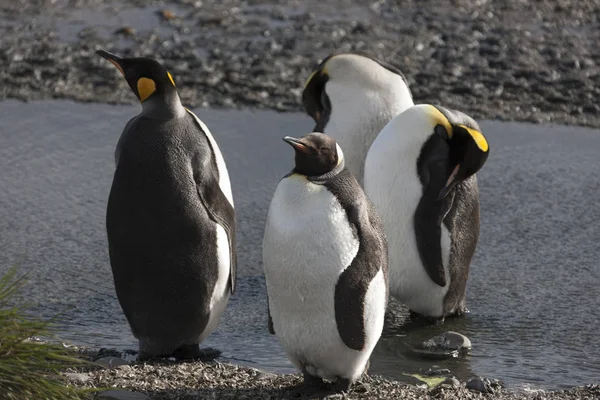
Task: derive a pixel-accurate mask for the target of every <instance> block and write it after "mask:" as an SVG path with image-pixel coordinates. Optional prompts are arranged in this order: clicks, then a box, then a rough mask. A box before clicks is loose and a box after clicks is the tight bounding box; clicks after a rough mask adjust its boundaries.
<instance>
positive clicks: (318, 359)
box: [263, 175, 362, 377]
mask: <svg viewBox="0 0 600 400" xmlns="http://www.w3.org/2000/svg"><path fill="white" fill-rule="evenodd" d="M358 248H359V241H358V237H357V235H356V232H355V231H354V229H353V228H352V227H351V226H350V224H349V222H348V218H347V216H346V213H345V211H344V209H343V208H342V207H341V205H340V204H339V202H338V200H337V198H336V197H335V196H334V195H333V194H332V193H331V192H329V191H328V190H327V188H326V187H324V186H322V185H315V184H313V183H310V182H309V181H308V180H306V179H305V178H303V177H299V176H296V175H292V176H290V177H288V178H285V179H283V180H282V181H281V182H280V183H279V185H278V187H277V189H276V191H275V195H274V197H273V200H272V202H271V205H270V207H269V213H268V216H267V223H266V228H265V237H264V241H263V263H264V269H265V277H266V281H267V290H268V296H269V308H270V313H271V318H272V320H273V326H274V329H275V333H276V335H277V337H278V338H279V340H280V341H281V343H282V345H283V347H284V349H285V350H286V352H287V353H288V355H289V357H290V359H291V360H292V362H293V363H294V364H295V365H296V367H298V368H310V369H311V370H313V371H314V373H315V374H317V375H320V376H322V377H328V376H344V375H347V374H348V369H349V368H350V369H352V367H353V364H354V363H356V362H357V360H358V359H357V358H356V355H357V354H360V353H359V352H356V351H354V350H350V349H349V348H347V347H346V346H345V345H344V343H343V341H342V339H341V337H340V334H339V332H338V330H337V324H336V318H335V306H334V305H335V286H336V283H337V282H338V279H339V276H340V275H341V273H342V272H343V271H344V270H345V269H346V268H347V267H348V266H349V265H350V264H351V263H352V260H353V259H354V257H355V256H356V254H357V253H358ZM360 362H362V361H360Z"/></svg>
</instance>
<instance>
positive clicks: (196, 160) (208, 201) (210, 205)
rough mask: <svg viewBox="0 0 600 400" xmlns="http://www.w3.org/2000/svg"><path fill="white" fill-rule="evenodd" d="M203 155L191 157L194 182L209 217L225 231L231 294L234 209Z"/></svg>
mask: <svg viewBox="0 0 600 400" xmlns="http://www.w3.org/2000/svg"><path fill="white" fill-rule="evenodd" d="M205 157H206V156H205V155H204V154H202V153H200V152H198V153H196V154H195V155H194V156H193V157H192V170H193V172H194V181H195V182H196V190H197V192H198V196H199V197H200V200H201V201H202V205H204V208H205V209H206V211H207V212H208V214H209V216H210V218H211V219H212V220H213V221H214V222H216V223H218V224H219V225H221V226H222V227H223V228H224V229H225V232H226V233H227V238H228V242H229V260H230V273H229V287H230V290H231V293H232V294H233V293H234V292H235V279H236V266H237V251H236V241H235V240H236V238H235V211H234V209H233V206H232V205H231V203H230V202H229V200H228V199H227V197H226V196H225V194H224V193H223V191H222V190H221V188H220V186H219V177H218V176H217V173H216V168H206V167H205V162H204V161H205Z"/></svg>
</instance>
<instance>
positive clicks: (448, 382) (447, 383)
mask: <svg viewBox="0 0 600 400" xmlns="http://www.w3.org/2000/svg"><path fill="white" fill-rule="evenodd" d="M441 384H442V385H445V386H450V387H452V388H454V389H456V388H458V387H460V381H459V380H458V379H456V378H455V377H453V376H450V377H448V378H446V380H445V381H444V382H442V383H441Z"/></svg>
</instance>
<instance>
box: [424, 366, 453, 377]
mask: <svg viewBox="0 0 600 400" xmlns="http://www.w3.org/2000/svg"><path fill="white" fill-rule="evenodd" d="M449 373H450V370H449V369H446V368H439V369H431V368H430V369H428V370H427V371H425V372H423V375H425V376H440V375H447V374H449Z"/></svg>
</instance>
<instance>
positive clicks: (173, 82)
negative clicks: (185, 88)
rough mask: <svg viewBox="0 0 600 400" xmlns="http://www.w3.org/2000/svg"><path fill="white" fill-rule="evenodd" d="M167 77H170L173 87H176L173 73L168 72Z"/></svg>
mask: <svg viewBox="0 0 600 400" xmlns="http://www.w3.org/2000/svg"><path fill="white" fill-rule="evenodd" d="M167 75H169V79H170V80H171V83H172V84H173V86H175V81H174V80H173V76H172V75H171V73H170V72H168V71H167Z"/></svg>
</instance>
